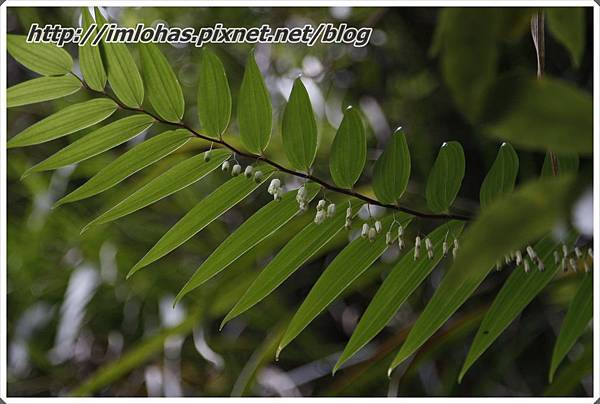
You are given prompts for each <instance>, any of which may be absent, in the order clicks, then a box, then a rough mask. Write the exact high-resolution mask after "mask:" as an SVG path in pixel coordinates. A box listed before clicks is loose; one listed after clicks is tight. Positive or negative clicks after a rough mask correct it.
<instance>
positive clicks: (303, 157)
mask: <svg viewBox="0 0 600 404" xmlns="http://www.w3.org/2000/svg"><path fill="white" fill-rule="evenodd" d="M281 137H282V139H283V148H284V150H285V154H286V156H287V158H288V160H289V161H290V163H291V165H292V166H293V167H294V168H296V169H298V170H305V171H308V170H309V169H310V166H311V165H312V163H313V161H314V160H315V156H316V155H317V123H316V121H315V115H314V113H313V109H312V105H311V103H310V98H309V97H308V92H307V91H306V88H305V87H304V84H303V83H302V80H301V79H300V78H297V79H296V81H294V86H293V87H292V92H291V94H290V98H289V100H288V103H287V105H286V106H285V110H284V111H283V121H282V124H281Z"/></svg>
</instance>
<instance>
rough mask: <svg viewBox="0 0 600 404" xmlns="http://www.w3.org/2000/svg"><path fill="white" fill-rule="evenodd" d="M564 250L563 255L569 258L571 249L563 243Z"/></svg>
mask: <svg viewBox="0 0 600 404" xmlns="http://www.w3.org/2000/svg"><path fill="white" fill-rule="evenodd" d="M562 252H563V257H565V258H567V255H569V249H568V248H567V246H566V245H564V244H563V245H562Z"/></svg>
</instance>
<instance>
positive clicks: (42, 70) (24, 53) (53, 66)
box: [6, 35, 73, 76]
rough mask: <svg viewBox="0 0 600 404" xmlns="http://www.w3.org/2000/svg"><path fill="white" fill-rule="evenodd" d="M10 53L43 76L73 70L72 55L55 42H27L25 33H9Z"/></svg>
mask: <svg viewBox="0 0 600 404" xmlns="http://www.w3.org/2000/svg"><path fill="white" fill-rule="evenodd" d="M6 49H7V50H8V53H10V55H11V56H12V57H13V58H15V60H16V61H17V62H19V63H21V64H22V65H23V66H25V67H26V68H28V69H29V70H32V71H34V72H36V73H39V74H41V75H43V76H58V75H63V74H67V73H70V72H71V68H72V67H73V59H72V58H71V55H69V53H68V52H67V51H66V50H64V49H63V48H59V47H58V46H56V45H54V44H49V43H27V37H26V36H24V35H7V37H6Z"/></svg>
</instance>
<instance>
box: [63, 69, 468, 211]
mask: <svg viewBox="0 0 600 404" xmlns="http://www.w3.org/2000/svg"><path fill="white" fill-rule="evenodd" d="M71 74H72V75H73V76H75V77H76V78H77V79H78V80H79V81H80V82H81V84H82V85H83V86H84V87H85V88H86V90H88V91H90V92H92V93H94V94H98V95H101V96H103V97H107V98H110V99H111V100H113V101H114V102H115V103H116V104H117V105H118V106H119V107H120V108H121V109H124V110H127V111H133V112H139V113H143V114H146V115H149V116H151V117H152V118H154V119H155V120H156V121H157V122H161V123H164V124H167V125H172V126H177V127H179V128H182V129H186V130H187V131H189V132H190V133H192V134H193V135H194V136H195V137H197V138H200V139H204V140H206V141H209V142H212V143H216V144H219V145H221V146H223V147H225V148H227V149H229V150H231V151H232V152H234V153H235V154H237V155H239V156H243V157H247V158H249V159H254V160H260V161H262V162H264V163H266V164H269V165H270V166H272V167H275V168H276V169H278V170H279V171H281V172H284V173H287V174H290V175H293V176H295V177H299V178H304V179H307V180H310V181H313V182H316V183H317V184H319V185H321V186H322V187H323V188H326V189H328V190H330V191H333V192H337V193H340V194H344V195H348V196H352V197H355V198H357V199H360V200H362V201H364V202H366V203H368V204H371V205H377V206H381V207H384V208H388V209H392V210H397V211H400V212H404V213H408V214H409V215H413V216H416V217H421V218H424V219H446V220H447V219H455V220H463V221H468V220H471V218H470V217H469V216H467V215H461V214H456V213H442V214H435V213H427V212H421V211H418V210H414V209H411V208H407V207H404V206H400V205H393V204H386V203H381V202H379V201H378V200H376V199H373V198H371V197H369V196H367V195H364V194H361V193H358V192H356V191H354V190H352V189H346V188H340V187H338V186H336V185H333V184H330V183H328V182H327V181H325V180H322V179H320V178H318V177H315V176H314V175H312V174H309V173H305V172H301V171H295V170H292V169H290V168H287V167H284V166H283V165H281V164H279V163H277V162H275V161H273V160H270V159H269V158H267V157H265V156H263V155H259V154H253V153H248V152H245V151H242V150H240V149H238V148H237V147H235V146H233V145H232V144H230V143H228V142H227V141H225V140H223V139H216V138H212V137H210V136H207V135H205V134H202V133H200V132H198V131H197V130H195V129H193V128H192V127H190V126H189V125H187V124H185V123H184V122H170V121H167V120H164V119H162V118H161V117H159V116H158V115H156V114H153V113H152V112H150V111H146V110H145V109H143V108H132V107H128V106H127V105H125V104H123V103H122V102H121V101H119V100H118V99H117V98H116V97H114V96H112V95H111V94H109V93H107V92H105V91H96V90H94V89H92V88H90V87H89V86H88V85H87V83H86V82H85V81H84V80H83V79H81V78H80V77H79V76H77V75H76V74H75V73H73V72H71Z"/></svg>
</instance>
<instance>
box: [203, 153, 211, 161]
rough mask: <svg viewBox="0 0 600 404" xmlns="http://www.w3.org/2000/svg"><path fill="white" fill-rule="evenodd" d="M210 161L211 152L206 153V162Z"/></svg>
mask: <svg viewBox="0 0 600 404" xmlns="http://www.w3.org/2000/svg"><path fill="white" fill-rule="evenodd" d="M209 160H210V150H207V151H205V152H204V162H208V161H209Z"/></svg>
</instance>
